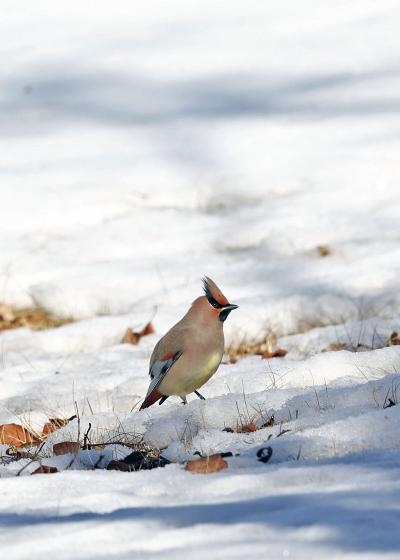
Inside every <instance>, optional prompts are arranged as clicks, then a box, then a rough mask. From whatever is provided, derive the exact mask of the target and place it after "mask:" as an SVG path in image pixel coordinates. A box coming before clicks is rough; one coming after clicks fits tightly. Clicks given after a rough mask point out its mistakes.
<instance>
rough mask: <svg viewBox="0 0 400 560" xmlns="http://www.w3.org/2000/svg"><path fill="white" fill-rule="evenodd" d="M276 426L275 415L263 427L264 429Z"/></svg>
mask: <svg viewBox="0 0 400 560" xmlns="http://www.w3.org/2000/svg"><path fill="white" fill-rule="evenodd" d="M274 424H275V417H274V415H272V416H271V418H269V419H268V420H267V421H266V422H265V424H263V425H262V426H261V427H262V428H271V426H273V425H274Z"/></svg>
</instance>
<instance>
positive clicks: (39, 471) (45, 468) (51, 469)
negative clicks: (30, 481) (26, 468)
mask: <svg viewBox="0 0 400 560" xmlns="http://www.w3.org/2000/svg"><path fill="white" fill-rule="evenodd" d="M56 472H58V469H56V467H48V466H47V465H41V466H40V467H39V468H37V469H36V470H35V471H33V473H31V474H53V473H56Z"/></svg>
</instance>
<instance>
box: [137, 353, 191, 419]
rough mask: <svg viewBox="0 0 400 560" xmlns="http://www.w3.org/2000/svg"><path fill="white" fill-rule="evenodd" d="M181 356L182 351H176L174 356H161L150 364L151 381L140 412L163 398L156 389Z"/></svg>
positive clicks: (170, 354) (171, 354)
mask: <svg viewBox="0 0 400 560" xmlns="http://www.w3.org/2000/svg"><path fill="white" fill-rule="evenodd" d="M182 354H183V350H177V351H176V352H175V354H173V353H169V354H165V356H163V357H162V358H161V359H160V360H155V361H153V362H152V364H151V366H150V372H149V374H150V377H151V381H150V385H149V388H148V390H147V394H146V398H145V399H144V401H143V404H142V406H141V407H140V410H142V409H143V408H147V407H148V406H151V405H152V404H154V403H155V402H157V401H158V400H159V399H160V398H162V397H163V395H162V394H161V393H160V392H159V391H158V389H157V387H158V386H159V385H160V383H161V381H162V380H163V379H164V377H165V376H166V375H167V373H168V371H169V370H170V368H171V366H172V365H173V364H174V363H175V362H176V361H177V360H178V359H179V358H180V357H181V356H182Z"/></svg>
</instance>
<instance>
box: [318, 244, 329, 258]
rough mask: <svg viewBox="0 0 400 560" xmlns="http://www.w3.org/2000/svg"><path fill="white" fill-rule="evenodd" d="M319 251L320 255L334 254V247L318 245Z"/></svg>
mask: <svg viewBox="0 0 400 560" xmlns="http://www.w3.org/2000/svg"><path fill="white" fill-rule="evenodd" d="M317 253H318V255H319V256H320V257H328V256H329V255H331V254H332V249H331V248H330V247H329V246H328V245H318V246H317Z"/></svg>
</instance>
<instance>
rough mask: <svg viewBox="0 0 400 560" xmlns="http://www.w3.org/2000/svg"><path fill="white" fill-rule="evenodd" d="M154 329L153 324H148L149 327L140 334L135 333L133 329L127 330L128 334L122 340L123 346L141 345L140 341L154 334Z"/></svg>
mask: <svg viewBox="0 0 400 560" xmlns="http://www.w3.org/2000/svg"><path fill="white" fill-rule="evenodd" d="M154 332H155V331H154V327H153V325H152V324H151V323H147V325H146V326H145V327H144V328H143V329H142V330H141V331H139V332H134V331H133V330H132V329H131V328H128V329H126V332H125V334H124V336H123V338H122V340H121V342H122V343H123V344H133V345H136V344H138V343H139V340H140V339H141V338H142V336H147V335H149V334H153V333H154Z"/></svg>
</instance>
